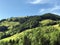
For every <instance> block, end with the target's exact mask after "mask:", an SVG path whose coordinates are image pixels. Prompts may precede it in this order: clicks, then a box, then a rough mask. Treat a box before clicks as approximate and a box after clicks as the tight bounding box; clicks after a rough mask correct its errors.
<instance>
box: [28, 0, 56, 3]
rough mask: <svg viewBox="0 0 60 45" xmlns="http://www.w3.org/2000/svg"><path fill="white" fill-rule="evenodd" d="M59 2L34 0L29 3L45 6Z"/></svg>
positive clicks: (54, 0)
mask: <svg viewBox="0 0 60 45" xmlns="http://www.w3.org/2000/svg"><path fill="white" fill-rule="evenodd" d="M55 2H57V1H56V0H33V1H30V2H29V3H31V4H45V3H55Z"/></svg>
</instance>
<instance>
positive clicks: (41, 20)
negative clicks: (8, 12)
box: [0, 13, 60, 45]
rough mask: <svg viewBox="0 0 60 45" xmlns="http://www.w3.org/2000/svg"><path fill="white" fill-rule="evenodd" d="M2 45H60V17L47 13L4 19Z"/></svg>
mask: <svg viewBox="0 0 60 45" xmlns="http://www.w3.org/2000/svg"><path fill="white" fill-rule="evenodd" d="M0 45H60V16H59V15H56V14H51V13H46V14H43V15H35V16H26V17H11V18H7V19H2V20H0Z"/></svg>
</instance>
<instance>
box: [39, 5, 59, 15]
mask: <svg viewBox="0 0 60 45" xmlns="http://www.w3.org/2000/svg"><path fill="white" fill-rule="evenodd" d="M59 10H60V6H58V5H55V6H54V7H52V8H48V9H40V10H39V13H40V14H43V13H54V14H59V13H58V12H57V11H59Z"/></svg>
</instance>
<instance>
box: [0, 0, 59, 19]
mask: <svg viewBox="0 0 60 45" xmlns="http://www.w3.org/2000/svg"><path fill="white" fill-rule="evenodd" d="M44 13H54V14H58V15H60V0H0V19H5V18H10V17H24V16H31V15H42V14H44Z"/></svg>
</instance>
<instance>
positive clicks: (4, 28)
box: [0, 26, 8, 32]
mask: <svg viewBox="0 0 60 45" xmlns="http://www.w3.org/2000/svg"><path fill="white" fill-rule="evenodd" d="M7 30H8V27H6V26H0V32H4V31H7Z"/></svg>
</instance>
